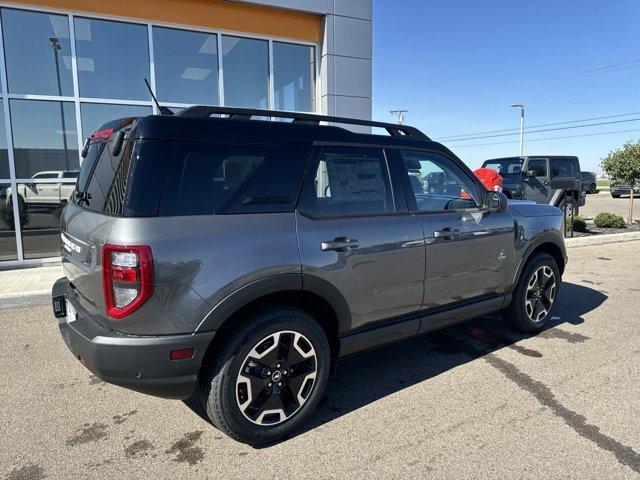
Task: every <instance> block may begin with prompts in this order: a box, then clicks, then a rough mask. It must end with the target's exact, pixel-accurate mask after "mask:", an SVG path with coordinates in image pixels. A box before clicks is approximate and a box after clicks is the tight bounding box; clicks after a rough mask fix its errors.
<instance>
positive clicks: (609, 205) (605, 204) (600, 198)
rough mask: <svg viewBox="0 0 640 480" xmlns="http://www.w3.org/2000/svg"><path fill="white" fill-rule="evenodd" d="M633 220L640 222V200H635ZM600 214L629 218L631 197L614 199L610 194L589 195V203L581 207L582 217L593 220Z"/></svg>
mask: <svg viewBox="0 0 640 480" xmlns="http://www.w3.org/2000/svg"><path fill="white" fill-rule="evenodd" d="M633 203H634V209H633V219H634V220H640V198H634V199H633ZM600 212H611V213H615V214H616V215H620V216H621V217H622V218H625V219H626V218H627V216H628V215H629V197H622V198H613V197H612V196H611V194H610V193H609V192H606V193H604V192H602V193H595V194H593V195H587V202H586V204H585V205H584V206H583V207H580V215H582V216H584V217H586V218H593V217H595V216H596V215H597V214H599V213H600Z"/></svg>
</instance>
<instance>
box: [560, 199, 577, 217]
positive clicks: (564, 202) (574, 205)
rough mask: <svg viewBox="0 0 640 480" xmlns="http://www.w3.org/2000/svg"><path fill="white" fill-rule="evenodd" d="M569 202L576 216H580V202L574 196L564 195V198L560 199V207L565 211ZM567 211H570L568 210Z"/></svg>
mask: <svg viewBox="0 0 640 480" xmlns="http://www.w3.org/2000/svg"><path fill="white" fill-rule="evenodd" d="M567 204H569V205H570V206H571V208H572V209H573V214H574V215H575V216H578V214H579V207H578V202H577V201H576V199H575V198H573V197H564V198H563V199H562V200H560V203H559V204H558V208H559V209H560V210H562V211H563V212H564V206H565V205H567ZM567 213H569V212H567Z"/></svg>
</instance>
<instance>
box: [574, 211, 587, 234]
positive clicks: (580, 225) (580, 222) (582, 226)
mask: <svg viewBox="0 0 640 480" xmlns="http://www.w3.org/2000/svg"><path fill="white" fill-rule="evenodd" d="M573 230H574V231H575V232H586V231H587V222H586V221H585V219H584V218H583V217H581V216H580V215H578V216H577V217H574V218H573Z"/></svg>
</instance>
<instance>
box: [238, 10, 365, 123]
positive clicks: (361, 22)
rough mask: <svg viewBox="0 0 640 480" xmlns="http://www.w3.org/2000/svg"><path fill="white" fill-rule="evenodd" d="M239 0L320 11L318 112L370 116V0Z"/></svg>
mask: <svg viewBox="0 0 640 480" xmlns="http://www.w3.org/2000/svg"><path fill="white" fill-rule="evenodd" d="M241 1H244V2H245V3H253V4H260V5H266V6H272V7H278V8H286V9H290V10H297V11H304V12H310V13H314V14H318V15H323V16H324V38H323V42H322V49H321V55H320V78H319V79H318V80H319V83H320V85H319V89H320V92H319V95H320V109H321V112H320V113H323V114H326V115H335V116H340V117H353V118H363V119H371V96H372V63H371V62H372V0H241Z"/></svg>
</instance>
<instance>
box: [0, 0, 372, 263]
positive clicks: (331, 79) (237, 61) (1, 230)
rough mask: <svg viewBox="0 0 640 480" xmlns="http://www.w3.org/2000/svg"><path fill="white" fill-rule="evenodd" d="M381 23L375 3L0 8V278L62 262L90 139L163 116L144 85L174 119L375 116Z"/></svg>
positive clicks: (172, 0) (90, 3) (158, 1)
mask: <svg viewBox="0 0 640 480" xmlns="http://www.w3.org/2000/svg"><path fill="white" fill-rule="evenodd" d="M371 15H372V12H371V0H262V1H258V0H255V1H249V0H243V1H240V0H238V1H228V0H110V1H108V2H104V1H99V0H33V1H28V2H0V17H1V22H0V30H1V31H0V49H1V50H2V55H1V56H0V83H1V91H0V96H1V101H2V103H1V105H2V108H1V109H0V268H2V267H10V266H14V265H16V266H17V265H26V264H41V263H46V262H51V261H56V259H57V257H58V256H59V253H60V245H59V244H60V232H59V219H60V212H61V209H62V207H63V206H64V203H65V202H66V201H67V199H68V197H69V195H70V192H71V191H72V190H73V184H74V183H75V179H76V177H77V174H78V169H79V168H80V162H81V161H82V159H81V157H80V151H81V149H82V144H83V142H84V139H85V138H86V137H88V136H90V135H91V133H93V132H94V131H95V130H96V129H97V128H99V127H100V126H101V125H102V124H103V123H105V122H107V121H110V120H113V119H115V118H120V117H126V116H139V115H150V114H154V113H157V111H156V107H155V105H154V104H153V102H152V101H151V99H150V95H149V92H148V90H147V87H146V85H145V83H144V79H148V81H149V83H150V85H151V88H152V89H153V91H154V92H155V94H156V96H157V97H158V100H159V101H160V103H161V104H163V105H166V106H168V107H170V108H171V109H172V110H174V111H177V110H179V109H182V108H185V107H188V106H190V105H194V104H206V105H224V106H236V107H250V108H267V109H276V110H289V111H299V112H313V113H320V114H326V115H335V116H345V117H357V118H365V119H369V118H370V117H371V83H372V82H371V51H372V46H371ZM15 205H18V206H19V208H13V207H14V206H15Z"/></svg>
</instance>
